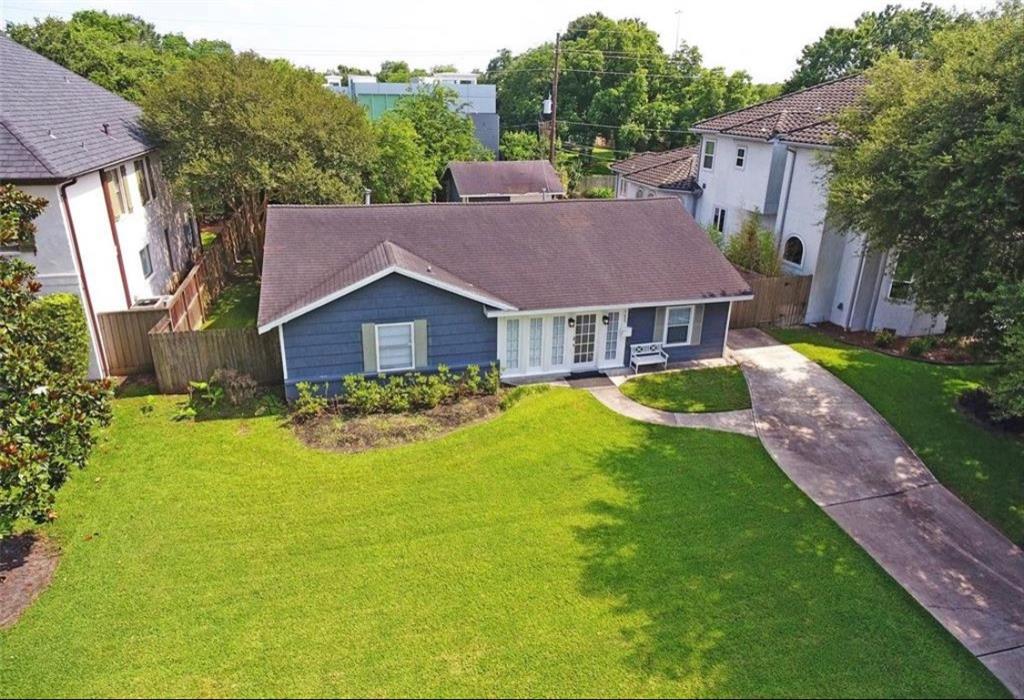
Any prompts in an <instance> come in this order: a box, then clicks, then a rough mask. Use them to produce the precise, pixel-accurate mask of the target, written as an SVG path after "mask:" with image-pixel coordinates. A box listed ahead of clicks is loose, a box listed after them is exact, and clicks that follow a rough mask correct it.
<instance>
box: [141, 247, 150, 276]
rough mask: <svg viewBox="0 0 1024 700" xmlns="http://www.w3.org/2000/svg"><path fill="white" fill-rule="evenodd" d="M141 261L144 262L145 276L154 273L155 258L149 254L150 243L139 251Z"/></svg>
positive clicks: (143, 270)
mask: <svg viewBox="0 0 1024 700" xmlns="http://www.w3.org/2000/svg"><path fill="white" fill-rule="evenodd" d="M139 262H141V263H142V275H143V277H147V278H148V277H149V276H150V275H152V274H153V258H152V257H150V255H149V243H147V244H146V245H145V247H144V248H143V249H142V250H140V251H139Z"/></svg>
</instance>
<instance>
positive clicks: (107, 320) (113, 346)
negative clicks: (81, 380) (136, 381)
mask: <svg viewBox="0 0 1024 700" xmlns="http://www.w3.org/2000/svg"><path fill="white" fill-rule="evenodd" d="M165 318H167V310H166V309H135V310H131V311H114V312H112V313H100V314H96V323H97V325H98V326H99V333H100V342H102V343H103V350H104V353H105V355H106V358H107V371H108V372H109V373H110V374H112V375H115V376H130V375H133V374H150V373H151V372H152V371H153V354H152V353H151V352H150V349H149V330H150V329H151V328H152V327H153V326H155V325H156V324H157V323H158V322H159V321H162V320H163V319H165Z"/></svg>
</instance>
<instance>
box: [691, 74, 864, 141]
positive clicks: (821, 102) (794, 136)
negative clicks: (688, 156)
mask: <svg viewBox="0 0 1024 700" xmlns="http://www.w3.org/2000/svg"><path fill="white" fill-rule="evenodd" d="M866 85H867V79H866V78H865V77H864V76H863V75H861V74H858V75H851V76H847V77H845V78H838V79H836V80H831V81H829V82H827V83H821V84H820V85H812V86H811V87H809V88H804V89H803V90H797V91H796V92H791V93H789V94H788V95H782V96H781V97H776V98H775V99H774V100H768V101H767V102H761V103H759V104H756V105H752V106H750V107H745V108H743V109H739V110H736V111H734V112H727V113H725V114H719V115H718V116H716V117H711V118H710V119H705V120H704V121H701V122H697V123H696V124H694V125H693V127H692V129H693V131H699V132H707V131H711V132H718V133H721V134H726V135H729V136H743V137H746V138H755V139H764V140H766V141H767V140H770V139H774V138H778V139H780V140H782V141H789V142H793V143H804V144H809V145H818V146H826V145H828V144H830V143H831V142H832V140H833V139H834V138H835V136H836V134H837V133H838V130H837V128H836V126H835V124H834V122H833V119H834V117H835V116H836V115H837V114H839V112H841V111H842V110H843V109H845V108H847V107H850V106H852V105H854V104H855V103H856V102H857V100H858V99H859V98H860V96H861V95H862V94H863V92H864V87H865V86H866Z"/></svg>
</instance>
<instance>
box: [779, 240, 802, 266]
mask: <svg viewBox="0 0 1024 700" xmlns="http://www.w3.org/2000/svg"><path fill="white" fill-rule="evenodd" d="M790 238H795V239H797V240H798V241H800V262H798V263H795V262H793V261H792V260H786V244H787V243H789V239H790ZM781 257H782V264H783V265H785V266H786V267H787V268H788V269H790V270H796V271H801V270H803V269H804V261H805V260H807V244H806V243H804V239H803V238H801V237H800V236H798V235H796V234H795V233H791V234H789V235H787V236H786V237H785V239H784V240H783V241H782V256H781Z"/></svg>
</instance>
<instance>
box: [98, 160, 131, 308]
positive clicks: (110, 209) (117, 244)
mask: <svg viewBox="0 0 1024 700" xmlns="http://www.w3.org/2000/svg"><path fill="white" fill-rule="evenodd" d="M115 177H116V176H115ZM100 189H101V190H103V201H104V202H105V203H106V205H107V219H109V220H110V235H111V237H112V238H113V239H114V252H115V253H116V254H117V269H118V271H120V273H121V286H122V287H123V288H124V304H125V308H126V309H130V308H132V295H131V292H130V291H128V275H126V274H125V272H124V258H123V257H122V256H121V241H120V239H119V238H118V237H117V218H116V217H115V216H114V205H113V204H112V203H111V201H110V192H109V191H108V190H107V183H106V177H104V175H103V171H102V170H101V171H100Z"/></svg>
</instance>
